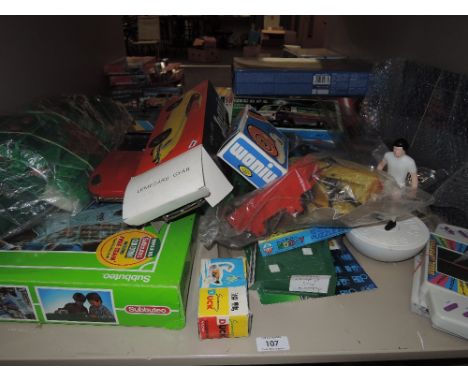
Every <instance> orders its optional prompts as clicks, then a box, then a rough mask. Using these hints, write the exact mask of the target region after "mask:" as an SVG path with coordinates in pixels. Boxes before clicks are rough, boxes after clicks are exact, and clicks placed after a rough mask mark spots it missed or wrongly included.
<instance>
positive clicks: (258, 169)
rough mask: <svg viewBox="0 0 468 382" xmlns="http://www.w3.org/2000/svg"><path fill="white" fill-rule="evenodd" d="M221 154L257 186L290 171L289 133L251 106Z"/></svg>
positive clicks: (264, 184)
mask: <svg viewBox="0 0 468 382" xmlns="http://www.w3.org/2000/svg"><path fill="white" fill-rule="evenodd" d="M218 156H219V157H220V158H222V159H223V160H224V161H225V162H226V163H227V164H228V165H229V166H231V167H232V168H233V169H234V170H236V171H237V172H238V173H239V174H241V175H242V176H243V177H244V178H245V179H247V180H248V181H249V182H250V183H251V184H252V185H254V186H255V187H257V188H262V187H264V186H266V185H267V184H268V183H270V182H272V181H274V180H275V179H277V178H279V177H281V176H283V175H284V174H285V173H286V172H287V171H288V141H287V138H286V136H285V135H284V134H283V133H281V132H280V131H278V130H277V129H275V128H274V127H273V126H272V125H271V124H270V123H269V122H268V121H267V120H266V118H265V117H263V116H261V115H260V114H258V113H257V112H255V110H254V109H252V108H250V107H248V106H247V107H246V108H245V109H244V111H243V112H242V114H241V115H240V116H239V118H238V120H237V127H236V129H235V131H234V133H233V134H232V135H231V137H230V138H229V139H228V140H227V141H226V143H225V144H224V145H223V147H222V148H221V149H220V150H219V152H218Z"/></svg>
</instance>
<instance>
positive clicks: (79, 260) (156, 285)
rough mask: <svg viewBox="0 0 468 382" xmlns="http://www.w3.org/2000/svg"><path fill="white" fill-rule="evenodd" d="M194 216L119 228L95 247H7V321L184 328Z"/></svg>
mask: <svg viewBox="0 0 468 382" xmlns="http://www.w3.org/2000/svg"><path fill="white" fill-rule="evenodd" d="M194 221H195V215H193V214H192V215H188V216H186V217H184V218H182V219H179V220H177V221H174V222H172V223H169V224H162V225H161V227H160V228H159V229H158V230H156V229H154V228H153V227H151V226H148V227H147V229H145V230H140V229H132V230H127V231H122V232H118V233H116V234H113V235H111V236H109V237H108V238H107V239H106V240H104V241H103V242H102V243H101V244H100V245H99V247H98V249H97V251H96V252H60V251H57V252H49V251H13V250H11V251H0V322H5V321H15V322H26V323H27V322H29V323H37V322H40V323H62V324H84V325H85V324H87V325H89V324H93V325H123V326H155V327H165V328H169V329H181V328H183V327H184V326H185V308H186V303H187V295H188V287H189V282H190V275H191V270H192V265H193V251H192V250H191V237H192V230H193V226H194Z"/></svg>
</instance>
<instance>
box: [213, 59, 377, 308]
mask: <svg viewBox="0 0 468 382" xmlns="http://www.w3.org/2000/svg"><path fill="white" fill-rule="evenodd" d="M272 60H273V63H272ZM275 60H276V59H271V58H268V59H262V58H260V59H245V58H235V59H234V92H235V96H234V106H233V113H232V121H233V122H232V124H233V126H234V131H235V132H234V133H233V134H232V135H231V137H230V139H229V140H228V141H227V142H226V143H225V144H224V146H223V147H222V148H221V150H220V151H219V153H218V156H219V157H221V158H222V159H223V160H224V161H225V162H227V163H228V164H229V165H230V166H231V167H232V168H233V169H234V170H236V171H237V172H238V173H239V174H240V175H242V176H243V177H244V178H245V179H246V180H247V181H248V182H249V183H251V184H252V185H253V186H254V187H256V188H258V189H263V188H265V187H267V186H268V185H269V184H270V183H271V182H273V181H274V180H276V179H278V178H280V177H283V176H284V175H285V174H288V168H289V172H291V170H292V166H293V165H292V164H288V156H289V155H290V153H289V152H288V138H287V136H288V135H289V134H292V133H293V134H297V135H299V136H300V137H301V138H302V139H304V140H309V141H314V142H322V143H323V142H326V143H327V144H329V143H331V144H334V143H335V142H336V141H337V140H338V139H339V135H340V134H342V133H343V132H344V130H345V129H346V128H347V127H348V125H350V124H352V122H353V119H352V118H351V117H352V116H353V115H352V113H350V111H349V107H348V106H349V105H351V104H355V103H358V101H359V99H358V98H357V96H363V95H364V94H365V92H366V90H367V86H368V83H369V80H370V66H368V65H366V64H363V63H350V62H347V61H345V60H337V59H335V60H333V61H325V60H323V61H316V60H315V61H314V63H313V64H311V63H312V61H311V62H309V61H307V62H305V63H304V62H303V61H304V60H302V59H278V60H277V61H278V62H276V61H275ZM306 96H307V97H306ZM352 96H356V97H355V98H352ZM343 97H346V98H343ZM302 132H304V134H303V135H301V133H302ZM294 170H295V169H294ZM284 179H286V178H284ZM286 183H287V184H288V186H287V187H286V188H287V192H288V196H289V197H291V195H292V193H293V191H294V190H293V188H294V187H293V186H292V184H293V182H292V181H290V180H289V179H287V180H286ZM310 186H311V187H312V186H313V184H311V185H310ZM274 187H275V188H276V190H275V191H274V192H268V191H270V190H271V189H272V188H273V187H269V188H267V189H266V190H265V192H264V194H268V195H266V197H264V198H263V199H264V200H263V199H261V197H260V196H259V195H260V194H259V193H257V194H255V195H254V196H252V198H251V199H252V203H251V205H252V206H253V205H254V204H255V206H256V207H257V209H256V211H258V212H254V210H253V209H251V208H249V205H248V203H249V202H248V201H247V202H243V204H242V205H241V206H240V207H238V208H237V209H236V210H235V211H234V212H233V213H232V214H231V215H229V216H228V221H229V223H230V224H231V226H232V227H233V228H235V229H236V231H239V232H242V231H248V232H250V233H252V234H254V235H255V236H259V237H264V234H265V232H267V230H266V225H265V224H264V222H265V221H267V220H268V219H269V218H271V217H272V216H274V215H275V214H278V213H283V212H284V211H287V212H289V213H294V212H301V211H296V210H295V209H294V207H293V205H294V201H293V200H292V198H290V199H288V200H289V201H288V202H287V204H288V206H286V205H284V206H282V205H280V202H278V203H276V202H272V200H274V199H279V198H281V195H279V187H277V184H275V185H274ZM301 190H302V191H301V192H305V190H303V189H302V188H301ZM259 191H260V190H259ZM270 194H271V195H270ZM285 197H286V196H285ZM254 202H255V203H254ZM275 203H276V204H277V205H275ZM244 204H245V208H243V206H244ZM270 207H271V209H272V211H270V212H271V213H270V212H264V211H265V210H266V209H269V208H270ZM242 208H243V209H242ZM275 208H276V209H277V210H275ZM298 208H301V207H300V206H299V207H298ZM241 209H242V211H241ZM293 210H294V211H293ZM239 211H240V212H239ZM269 213H270V215H268V214H269ZM262 214H263V217H262V218H261V219H259V215H262ZM243 215H245V216H243ZM239 221H240V223H239ZM246 227H248V228H246ZM347 231H348V229H347V228H332V227H309V228H306V229H302V230H297V231H292V232H287V233H283V234H275V235H272V236H271V237H267V238H266V239H263V240H260V241H259V242H258V244H257V245H256V248H257V250H258V251H257V252H258V255H259V256H258V257H257V260H256V266H255V276H256V282H255V284H254V285H253V288H254V289H256V290H257V291H258V292H259V295H260V300H261V302H262V303H273V302H280V301H291V300H294V299H296V298H306V297H320V296H329V295H333V294H335V293H342V291H345V290H346V289H343V288H341V289H340V288H338V286H339V285H338V284H339V283H338V276H337V270H338V271H340V280H342V281H343V283H345V277H344V276H343V277H342V273H343V272H342V271H343V270H342V269H341V267H340V266H335V264H341V263H340V256H341V255H342V254H345V251H346V250H345V249H344V248H341V246H340V244H339V240H334V239H333V238H337V237H339V236H341V235H343V234H344V233H346V232H347ZM332 253H333V256H332ZM345 256H348V257H350V259H348V258H347V259H348V260H349V261H351V262H352V263H353V264H352V265H353V267H354V268H352V267H351V265H346V267H347V269H346V272H351V271H352V270H354V271H356V272H357V271H360V272H363V271H362V269H361V268H360V267H359V265H358V264H357V263H355V261H354V259H353V258H352V256H351V255H350V254H349V253H346V254H345ZM358 268H359V269H358ZM369 285H370V284H369ZM372 287H375V285H373V284H372V285H370V286H368V288H369V289H370V288H372ZM343 293H346V292H343Z"/></svg>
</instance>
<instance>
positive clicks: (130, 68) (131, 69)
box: [104, 57, 183, 131]
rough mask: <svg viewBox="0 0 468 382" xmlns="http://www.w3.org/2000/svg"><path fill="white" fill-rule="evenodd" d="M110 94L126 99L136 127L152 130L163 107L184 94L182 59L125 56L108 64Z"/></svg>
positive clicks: (116, 99) (114, 97) (106, 73)
mask: <svg viewBox="0 0 468 382" xmlns="http://www.w3.org/2000/svg"><path fill="white" fill-rule="evenodd" d="M104 73H105V75H106V76H107V78H108V81H109V85H110V96H111V98H112V99H114V100H115V101H119V102H122V103H123V104H124V105H125V106H126V108H127V110H128V111H129V113H130V114H131V115H132V116H133V117H134V119H135V126H134V129H135V130H136V131H151V130H152V129H153V128H154V123H155V122H156V120H157V117H158V112H159V109H160V108H161V107H162V106H163V105H164V103H165V102H166V101H167V99H168V98H169V97H171V96H173V95H180V94H182V90H183V89H182V85H183V69H182V68H181V67H180V64H179V63H168V62H167V61H164V60H163V61H158V60H156V58H154V57H124V58H120V59H118V60H116V61H114V62H111V63H109V64H107V65H105V67H104Z"/></svg>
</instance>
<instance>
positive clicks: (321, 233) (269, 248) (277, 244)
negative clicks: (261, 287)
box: [258, 227, 349, 256]
mask: <svg viewBox="0 0 468 382" xmlns="http://www.w3.org/2000/svg"><path fill="white" fill-rule="evenodd" d="M348 231H349V228H333V227H330V228H326V227H313V228H307V229H302V230H297V231H291V232H286V233H281V234H274V235H272V236H270V237H267V238H266V239H263V240H259V241H258V248H259V250H260V254H261V255H262V256H271V255H276V254H277V253H281V252H285V251H289V250H291V249H294V248H298V247H302V246H304V245H307V244H312V243H316V242H318V241H322V240H326V239H330V238H332V237H335V236H339V235H342V234H344V233H346V232H348Z"/></svg>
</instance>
